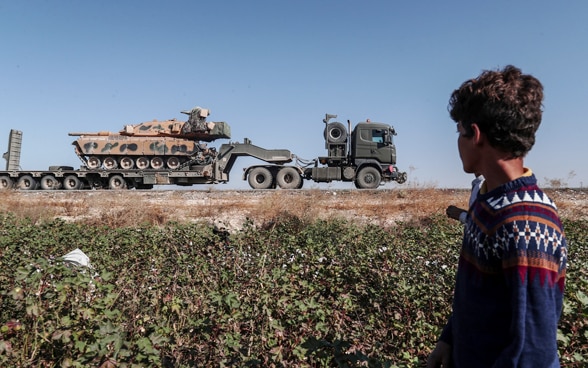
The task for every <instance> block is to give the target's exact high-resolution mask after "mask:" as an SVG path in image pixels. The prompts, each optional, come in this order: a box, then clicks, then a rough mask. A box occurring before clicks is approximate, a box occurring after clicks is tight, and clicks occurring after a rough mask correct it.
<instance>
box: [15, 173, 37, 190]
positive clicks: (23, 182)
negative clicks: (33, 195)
mask: <svg viewBox="0 0 588 368" xmlns="http://www.w3.org/2000/svg"><path fill="white" fill-rule="evenodd" d="M37 184H38V183H37V181H36V180H35V178H33V177H32V176H30V175H23V176H21V177H20V178H18V180H17V181H16V188H18V189H20V190H35V189H37Z"/></svg>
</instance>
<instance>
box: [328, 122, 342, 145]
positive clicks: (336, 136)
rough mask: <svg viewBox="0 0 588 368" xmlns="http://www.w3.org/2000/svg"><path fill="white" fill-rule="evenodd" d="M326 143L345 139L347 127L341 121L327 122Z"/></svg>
mask: <svg viewBox="0 0 588 368" xmlns="http://www.w3.org/2000/svg"><path fill="white" fill-rule="evenodd" d="M325 139H326V140H327V143H343V142H345V141H346V140H347V129H345V125H343V123H339V122H335V123H330V124H327V127H326V128H325Z"/></svg>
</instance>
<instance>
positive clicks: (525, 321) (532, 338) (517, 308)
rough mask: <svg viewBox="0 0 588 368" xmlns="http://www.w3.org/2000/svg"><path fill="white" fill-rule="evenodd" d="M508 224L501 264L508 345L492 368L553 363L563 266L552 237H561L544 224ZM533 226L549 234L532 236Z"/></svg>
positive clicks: (542, 232)
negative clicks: (506, 299) (507, 298)
mask: <svg viewBox="0 0 588 368" xmlns="http://www.w3.org/2000/svg"><path fill="white" fill-rule="evenodd" d="M513 225H514V226H512V227H510V228H508V229H506V231H507V232H508V233H510V234H513V235H514V236H513V237H510V239H509V240H507V244H505V253H504V256H503V262H502V267H503V271H504V277H505V283H506V285H507V288H508V293H509V296H510V301H511V303H510V305H511V314H510V329H509V339H508V341H509V343H508V345H507V346H505V348H504V350H503V351H502V353H501V354H500V355H499V357H498V359H497V361H496V362H495V363H494V367H528V368H534V367H559V361H558V355H557V323H558V320H559V316H560V314H561V308H562V299H563V279H564V276H565V268H562V262H561V260H562V259H563V258H561V255H562V254H561V252H562V247H561V246H562V244H558V239H564V238H563V236H561V234H559V233H558V231H557V230H556V229H553V228H549V226H548V225H543V224H542V225H543V226H539V225H538V224H536V223H533V224H531V225H530V224H529V221H527V223H526V225H525V226H524V227H523V228H522V229H521V226H517V224H514V223H513ZM519 225H520V224H519ZM533 228H536V229H540V230H541V232H537V233H541V234H549V235H548V236H545V237H544V238H540V236H539V235H536V237H535V238H532V237H530V236H528V235H529V234H530V229H533ZM517 235H518V236H517ZM554 239H555V240H554ZM563 245H564V246H565V240H564V244H563ZM564 253H565V252H564ZM564 267H565V263H564ZM538 347H540V348H538Z"/></svg>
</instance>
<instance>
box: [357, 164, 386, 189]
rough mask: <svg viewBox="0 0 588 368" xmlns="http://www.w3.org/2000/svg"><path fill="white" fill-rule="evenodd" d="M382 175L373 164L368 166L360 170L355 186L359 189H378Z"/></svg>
mask: <svg viewBox="0 0 588 368" xmlns="http://www.w3.org/2000/svg"><path fill="white" fill-rule="evenodd" d="M381 181H382V175H381V174H380V172H379V171H378V169H376V168H375V167H372V166H366V167H364V168H363V169H361V170H359V172H358V173H357V177H356V178H355V187H356V188H358V189H376V188H378V187H379V186H380V182H381Z"/></svg>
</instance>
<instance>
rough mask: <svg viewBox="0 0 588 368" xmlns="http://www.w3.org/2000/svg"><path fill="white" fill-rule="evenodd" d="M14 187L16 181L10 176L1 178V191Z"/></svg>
mask: <svg viewBox="0 0 588 368" xmlns="http://www.w3.org/2000/svg"><path fill="white" fill-rule="evenodd" d="M13 186H14V181H12V178H11V177H10V176H8V175H2V176H0V190H6V189H12V187H13Z"/></svg>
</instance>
